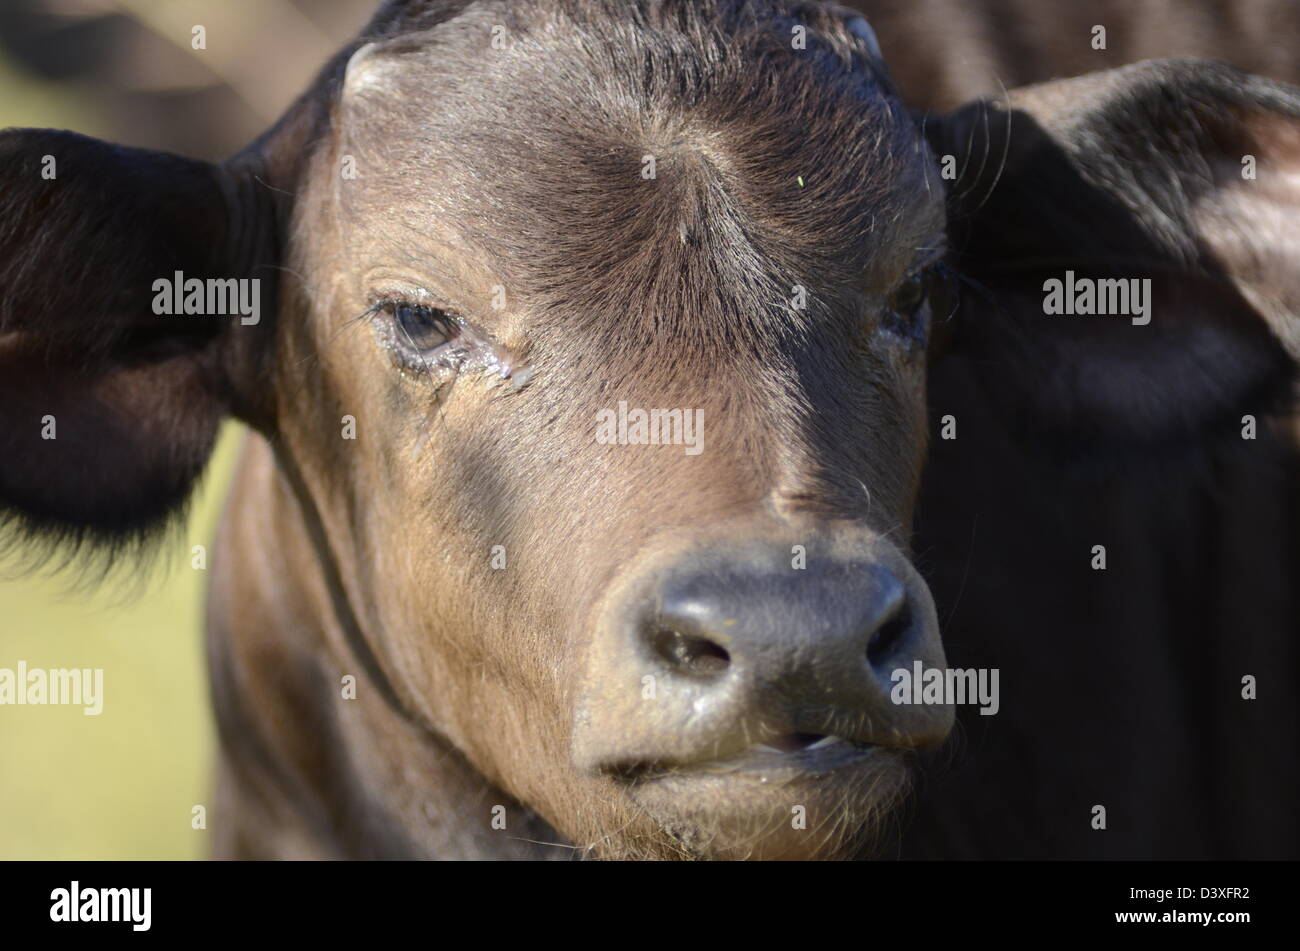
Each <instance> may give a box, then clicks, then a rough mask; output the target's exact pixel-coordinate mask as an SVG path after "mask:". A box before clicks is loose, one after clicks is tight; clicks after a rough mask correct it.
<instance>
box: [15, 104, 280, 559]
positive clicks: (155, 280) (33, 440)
mask: <svg viewBox="0 0 1300 951" xmlns="http://www.w3.org/2000/svg"><path fill="white" fill-rule="evenodd" d="M247 194H248V190H247V189H242V188H240V187H239V184H238V182H237V181H236V180H235V178H234V177H233V176H232V175H230V174H229V173H227V172H226V171H225V170H224V169H221V168H219V167H217V166H215V165H211V164H208V163H206V162H200V161H195V160H191V159H186V158H181V157H178V156H174V155H167V154H163V153H161V152H151V151H144V150H140V149H132V148H124V147H121V146H116V145H110V144H108V143H105V142H100V141H97V140H94V139H89V138H86V137H84V136H80V135H76V134H74V133H71V132H56V131H49V130H25V129H19V130H6V131H4V132H0V528H7V529H9V530H10V536H11V537H9V538H8V541H10V542H13V541H16V540H22V539H23V538H30V537H40V538H46V539H51V540H54V541H69V542H72V543H74V544H75V543H80V542H92V543H94V542H105V543H110V544H120V543H123V542H129V541H134V540H139V539H140V538H142V537H144V536H145V535H147V534H148V533H149V531H150V530H151V529H155V528H158V527H160V526H161V525H162V524H163V523H164V522H165V521H166V519H167V517H168V516H169V515H170V514H172V513H174V512H176V511H177V510H178V509H180V508H181V507H183V503H184V501H185V499H186V497H187V496H188V494H189V491H190V489H191V487H192V486H193V484H194V482H195V480H196V479H197V477H198V476H199V474H200V473H201V472H202V470H203V467H204V465H205V463H206V462H207V459H208V457H209V454H210V453H211V450H212V446H213V442H214V440H215V437H216V432H217V428H218V425H219V423H220V421H221V419H222V418H223V416H225V415H227V414H228V413H230V412H232V411H233V410H236V409H237V408H238V402H239V394H238V388H237V386H236V384H235V381H236V379H237V376H238V374H237V373H236V372H234V371H235V369H236V368H235V367H234V366H233V365H232V364H233V362H234V361H235V359H236V356H235V355H236V354H237V353H246V352H250V351H253V350H255V349H257V348H256V346H255V342H260V341H261V340H263V339H269V334H270V327H271V324H272V323H273V321H272V320H271V319H270V317H271V315H272V314H273V312H274V311H273V301H272V297H273V288H272V287H271V286H270V283H269V281H268V280H267V278H269V277H270V276H271V274H272V272H271V271H270V269H264V270H259V271H258V273H257V274H254V273H252V272H253V270H254V264H255V263H256V264H267V263H269V262H268V261H266V260H265V259H264V258H262V257H261V256H262V255H264V254H265V249H266V244H265V242H264V241H258V240H254V239H253V238H252V237H251V235H253V234H254V233H255V232H256V230H257V226H256V225H255V224H254V223H253V222H252V219H253V218H254V217H255V216H253V215H251V214H250V212H249V209H248V208H247V207H246V205H247V202H246V201H244V200H243V199H241V197H240V196H241V195H247ZM254 278H261V281H260V284H256V285H255V284H253V279H254ZM178 279H179V280H180V281H181V283H182V287H181V289H180V290H181V293H180V294H179V295H178V294H177V293H176V291H175V288H174V287H173V284H174V283H175V282H177V281H178ZM209 279H212V280H213V281H214V283H213V284H212V285H211V286H212V287H213V289H214V290H219V293H218V294H216V295H215V296H214V295H213V294H209V293H206V291H205V292H203V293H200V294H198V295H197V296H191V297H189V298H188V302H189V305H190V306H188V307H187V306H186V298H187V289H188V291H193V290H195V288H196V287H199V288H204V289H206V288H207V287H208V286H209V284H208V281H209ZM232 279H233V280H234V281H237V282H240V281H242V282H243V283H242V284H240V283H236V284H230V283H228V282H229V281H230V280H232ZM195 280H197V281H199V282H202V283H201V284H199V285H195V284H194V283H192V282H193V281H195ZM216 281H220V282H221V284H220V285H218V284H216V283H215V282H216ZM241 291H243V292H246V293H240V292H241ZM248 294H253V295H254V296H253V297H252V299H251V300H250V299H249V297H248ZM214 301H215V302H217V303H218V305H219V306H218V307H217V308H215V309H218V310H224V311H226V312H225V313H210V312H209V311H211V310H213V309H214V308H213V307H212V306H211V305H212V304H213V303H214ZM177 303H179V304H180V308H179V309H180V310H181V311H186V310H189V311H194V310H198V311H200V313H181V314H176V313H175V311H176V310H177V307H176V306H175V305H176V304H177ZM232 305H233V306H232ZM160 311H162V313H160ZM169 311H170V313H168V312H169ZM254 320H255V321H256V322H254ZM250 344H253V345H252V346H250ZM243 369H244V371H245V372H246V368H243ZM15 530H16V532H17V536H18V537H17V538H14V537H12V532H13V531H15Z"/></svg>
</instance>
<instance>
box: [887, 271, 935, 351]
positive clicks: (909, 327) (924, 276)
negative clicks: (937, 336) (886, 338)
mask: <svg viewBox="0 0 1300 951" xmlns="http://www.w3.org/2000/svg"><path fill="white" fill-rule="evenodd" d="M929 278H930V275H929V272H926V271H920V272H917V273H916V274H910V275H908V276H907V278H906V279H905V280H904V281H903V283H902V284H900V285H899V286H898V289H897V290H895V291H894V293H893V296H891V297H890V298H889V303H888V304H887V305H886V307H885V313H884V315H883V316H882V318H881V322H880V326H881V329H883V330H884V331H886V332H887V333H889V334H891V335H893V336H894V337H897V338H899V339H901V340H903V341H904V342H905V343H907V344H908V345H910V346H912V347H919V346H921V345H923V344H924V343H925V340H926V337H927V336H928V335H929V330H930V328H929V321H928V320H927V319H926V318H927V316H928V312H927V310H926V307H925V302H926V298H927V296H928V295H929V290H930V287H929Z"/></svg>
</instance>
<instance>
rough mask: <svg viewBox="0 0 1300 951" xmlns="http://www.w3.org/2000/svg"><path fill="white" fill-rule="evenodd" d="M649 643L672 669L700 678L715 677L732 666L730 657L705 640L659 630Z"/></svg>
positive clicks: (667, 629)
mask: <svg viewBox="0 0 1300 951" xmlns="http://www.w3.org/2000/svg"><path fill="white" fill-rule="evenodd" d="M652 643H653V644H654V649H655V651H656V652H657V653H658V654H659V656H660V657H662V658H663V659H664V660H666V661H668V663H670V664H672V665H673V667H675V668H678V669H679V670H682V671H685V672H686V673H690V674H695V675H697V676H700V677H716V676H717V675H718V674H721V673H722V672H723V671H725V670H726V669H727V667H728V666H730V664H731V655H730V654H728V653H727V652H726V650H724V649H723V648H722V647H720V646H719V645H717V644H715V643H714V642H713V641H711V640H709V639H708V638H705V637H696V636H694V635H692V634H683V633H682V632H681V631H676V630H673V629H671V628H660V629H659V630H658V631H656V632H655V634H654V637H653V638H652Z"/></svg>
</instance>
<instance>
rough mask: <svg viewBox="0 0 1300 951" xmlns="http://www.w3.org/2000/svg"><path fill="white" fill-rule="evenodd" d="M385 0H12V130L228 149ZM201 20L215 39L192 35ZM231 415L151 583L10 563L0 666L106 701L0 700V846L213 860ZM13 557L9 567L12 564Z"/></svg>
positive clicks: (6, 96) (2, 16)
mask: <svg viewBox="0 0 1300 951" xmlns="http://www.w3.org/2000/svg"><path fill="white" fill-rule="evenodd" d="M377 6H378V3H377V2H376V0H0V128H5V127H9V126H38V127H39V126H43V127H50V128H60V129H72V130H75V131H77V132H83V133H85V134H87V135H93V136H97V137H100V138H105V139H109V140H111V141H116V142H122V143H124V144H127V145H134V146H141V147H148V148H155V149H166V150H169V151H173V152H179V153H181V154H184V155H190V156H194V157H197V158H204V159H220V158H223V157H225V156H227V155H229V154H231V153H233V152H235V151H237V150H238V149H239V148H240V146H242V145H243V144H244V143H245V142H247V141H248V140H249V139H251V138H253V137H254V136H255V135H257V133H259V132H260V131H262V129H264V128H265V127H266V126H267V125H269V124H270V123H271V122H272V121H273V120H274V119H275V118H277V117H278V116H279V115H280V113H281V112H282V111H283V110H284V108H285V107H286V106H288V104H289V103H290V102H291V101H292V100H293V99H294V98H295V97H296V96H297V95H298V93H299V92H301V91H302V90H303V88H305V86H306V85H307V83H308V82H309V81H310V79H311V77H312V76H313V74H314V73H315V72H316V70H318V69H319V68H320V67H321V66H323V65H324V63H325V61H326V59H327V58H328V57H329V56H330V54H332V53H333V52H334V51H335V50H337V49H338V47H339V46H341V45H342V44H343V43H344V42H345V41H346V40H347V39H349V38H350V37H351V36H353V35H354V34H355V33H356V32H357V31H358V30H359V29H360V28H361V26H362V25H363V24H364V23H365V21H366V20H367V19H368V18H369V15H370V14H371V13H372V12H373V11H374V9H375V8H376V7H377ZM196 24H199V25H202V26H204V27H205V29H206V45H207V49H206V50H195V49H192V48H191V36H192V32H191V31H192V29H193V27H194V26H195V25H196ZM238 439H239V433H238V431H237V428H236V427H234V426H229V427H227V429H226V430H225V431H224V433H223V435H222V438H221V442H220V445H219V447H218V451H217V455H216V458H215V460H214V464H213V465H212V467H211V468H210V470H209V472H208V475H207V477H206V479H205V480H204V483H203V485H202V488H201V490H200V492H199V494H198V496H197V497H196V499H195V504H194V506H193V509H192V512H191V517H190V519H189V522H188V525H187V526H186V527H185V529H184V530H183V531H182V532H180V533H178V534H179V537H178V539H177V540H175V541H174V542H173V543H171V544H169V545H168V546H167V547H166V549H165V550H164V551H163V552H161V553H160V556H159V558H158V559H157V567H156V569H155V570H153V571H151V572H150V576H149V577H148V578H145V579H142V578H140V577H139V576H138V574H131V573H129V572H127V573H123V574H122V575H121V576H120V577H117V578H115V579H114V580H113V582H112V584H110V585H109V586H108V587H106V588H104V589H101V590H97V591H96V592H94V594H93V595H87V594H82V593H77V592H74V591H72V590H71V588H72V581H73V580H75V579H73V578H72V577H71V576H66V575H65V576H59V575H57V574H56V575H50V574H49V573H48V572H46V573H44V574H40V575H36V576H31V575H27V576H20V577H17V578H15V577H14V572H13V570H12V565H8V566H7V565H3V564H0V668H10V669H13V668H16V666H17V664H18V662H19V661H26V663H27V666H28V668H29V669H31V668H62V667H67V668H86V667H89V668H97V667H98V668H103V670H104V698H105V699H104V710H103V713H102V714H101V715H99V716H98V717H91V716H85V715H84V714H83V712H82V708H81V707H80V706H53V705H50V706H10V705H6V706H4V707H0V859H15V858H32V859H108V858H203V857H205V856H206V855H207V853H208V844H207V833H206V832H202V831H195V830H193V829H192V828H191V824H190V818H191V809H192V808H193V807H194V806H195V805H199V804H204V805H206V804H208V803H209V802H210V792H209V786H210V780H211V769H212V760H213V743H214V736H213V724H212V716H211V713H210V710H209V707H210V705H209V702H208V688H207V680H206V675H205V672H204V662H203V634H202V624H201V614H202V607H203V596H204V590H205V588H206V581H207V572H206V571H198V570H195V569H193V568H192V567H191V566H190V549H191V546H193V545H200V544H201V545H205V546H210V543H211V539H212V534H213V529H214V526H215V522H216V516H217V512H218V508H219V506H220V503H221V499H222V496H223V494H224V488H225V485H226V482H227V480H228V478H229V474H230V469H231V463H232V462H233V457H234V450H235V449H236V444H237V442H238ZM6 569H9V570H6Z"/></svg>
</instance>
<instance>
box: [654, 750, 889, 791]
mask: <svg viewBox="0 0 1300 951" xmlns="http://www.w3.org/2000/svg"><path fill="white" fill-rule="evenodd" d="M880 753H881V748H880V747H878V746H871V745H867V744H861V745H860V744H856V743H850V742H847V741H845V742H841V743H835V744H832V745H830V746H824V747H821V748H820V749H815V750H807V749H804V750H796V751H792V752H780V751H776V750H774V751H771V752H767V751H764V750H750V751H749V752H746V753H745V754H744V755H742V756H739V757H737V758H735V759H730V760H723V761H719V762H714V763H692V764H690V765H685V766H678V767H672V768H668V769H664V770H662V771H660V770H655V771H649V772H647V773H645V774H644V775H643V776H642V777H641V778H642V779H644V780H660V779H670V778H671V779H696V778H699V779H704V778H709V777H720V776H734V777H737V778H745V779H751V780H757V781H758V782H767V781H768V780H769V779H772V780H788V779H792V778H796V777H802V776H807V777H817V776H823V775H825V774H827V773H831V772H834V771H836V770H839V769H844V768H846V767H850V766H856V765H860V764H862V763H866V762H868V761H870V760H872V759H875V758H877V757H878V755H879V754H880Z"/></svg>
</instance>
